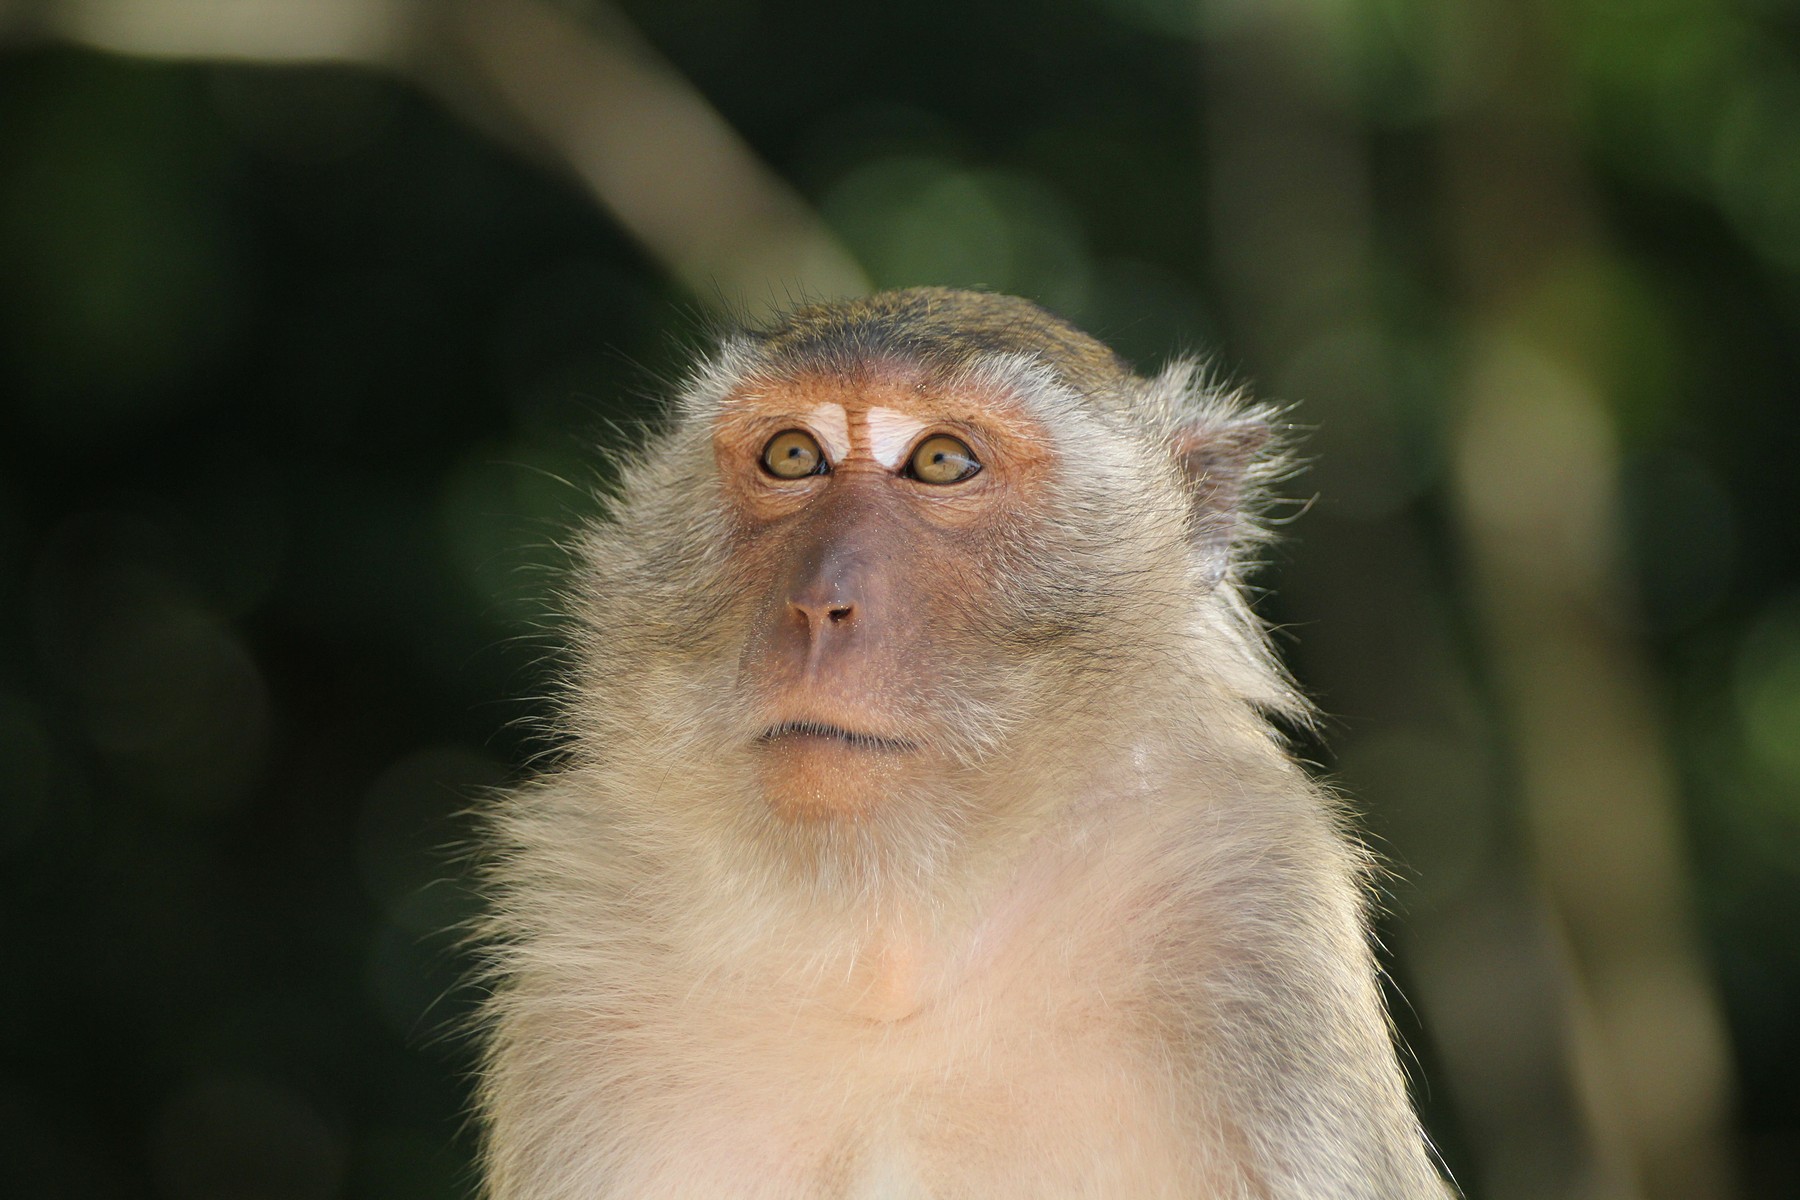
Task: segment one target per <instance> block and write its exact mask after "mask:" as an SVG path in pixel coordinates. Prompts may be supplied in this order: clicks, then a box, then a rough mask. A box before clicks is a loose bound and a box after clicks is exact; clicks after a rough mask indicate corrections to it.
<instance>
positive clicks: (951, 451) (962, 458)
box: [906, 433, 981, 483]
mask: <svg viewBox="0 0 1800 1200" xmlns="http://www.w3.org/2000/svg"><path fill="white" fill-rule="evenodd" d="M979 470H981V460H980V459H978V458H976V457H975V452H974V451H973V450H971V449H969V447H968V446H967V445H966V444H965V443H964V442H963V441H962V439H960V438H953V437H951V436H950V435H949V434H947V433H938V434H933V435H932V436H931V437H928V438H926V439H925V440H924V441H922V442H920V443H919V444H918V446H917V447H916V448H915V449H914V450H913V452H912V458H911V459H910V460H908V462H907V464H906V473H907V474H908V475H911V476H912V477H913V478H914V479H917V480H918V481H919V482H920V483H961V482H962V481H963V480H965V479H968V478H969V477H970V476H972V475H974V474H975V473H976V472H977V471H979Z"/></svg>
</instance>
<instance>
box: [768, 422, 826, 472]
mask: <svg viewBox="0 0 1800 1200" xmlns="http://www.w3.org/2000/svg"><path fill="white" fill-rule="evenodd" d="M762 468H763V470H765V471H767V472H768V473H769V474H771V475H773V476H774V477H775V478H777V479H804V478H806V477H807V476H808V475H823V474H825V472H826V471H827V470H829V469H830V468H829V466H828V465H827V464H826V462H825V451H823V450H821V449H820V448H819V443H818V441H817V439H815V438H814V437H813V435H812V434H810V433H808V432H806V430H804V429H784V430H782V431H781V432H780V433H778V434H776V435H775V436H774V437H772V438H770V439H769V442H768V445H766V446H764V447H763V452H762Z"/></svg>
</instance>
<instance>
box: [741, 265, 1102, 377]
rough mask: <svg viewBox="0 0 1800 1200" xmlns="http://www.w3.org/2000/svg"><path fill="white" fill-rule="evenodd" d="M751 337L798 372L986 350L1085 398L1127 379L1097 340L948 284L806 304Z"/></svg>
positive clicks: (944, 365) (949, 364) (951, 360)
mask: <svg viewBox="0 0 1800 1200" xmlns="http://www.w3.org/2000/svg"><path fill="white" fill-rule="evenodd" d="M751 336H752V337H754V338H755V339H756V340H757V341H758V343H759V344H760V346H761V348H762V350H763V352H764V353H765V354H766V355H767V359H766V361H767V362H768V364H769V365H770V366H772V367H775V368H777V369H783V370H791V371H795V372H798V371H803V370H807V369H816V370H824V371H828V372H833V373H839V372H842V371H844V370H847V369H849V368H851V367H853V366H856V365H858V364H862V363H867V362H868V361H869V360H871V359H877V358H882V357H886V356H893V357H897V358H904V359H909V360H912V361H915V362H918V363H921V364H923V365H925V366H928V367H937V368H941V369H944V370H946V371H956V370H958V369H960V368H963V367H966V366H968V365H969V364H971V363H972V362H974V361H975V360H977V359H979V358H983V357H986V356H989V355H994V354H1026V355H1030V356H1032V357H1033V358H1035V359H1037V360H1038V361H1039V362H1042V363H1044V364H1046V365H1048V366H1050V367H1052V368H1053V369H1054V370H1055V371H1056V374H1057V375H1058V376H1059V377H1060V378H1061V379H1062V381H1063V382H1064V383H1065V384H1067V385H1068V386H1070V387H1072V388H1074V389H1075V390H1076V391H1078V392H1080V393H1082V394H1083V395H1085V396H1088V397H1089V398H1100V397H1103V396H1108V395H1111V394H1113V393H1115V392H1117V391H1118V389H1119V388H1120V387H1121V386H1123V385H1125V384H1127V383H1129V382H1130V381H1131V380H1132V379H1133V378H1134V375H1133V373H1132V370H1131V366H1130V364H1128V363H1126V362H1125V360H1124V359H1122V358H1120V357H1119V356H1118V355H1117V354H1115V353H1113V351H1112V350H1111V349H1110V348H1109V347H1107V346H1106V345H1105V344H1104V343H1102V342H1099V341H1097V340H1095V339H1094V338H1091V337H1089V336H1088V335H1087V334H1085V333H1083V332H1081V330H1079V329H1077V328H1075V326H1073V325H1071V324H1069V323H1068V322H1067V321H1065V320H1063V319H1062V318H1061V317H1058V316H1055V315H1054V314H1052V313H1049V312H1046V311H1045V310H1044V309H1042V308H1039V307H1038V306H1037V305H1035V304H1033V303H1031V301H1029V300H1021V299H1019V298H1018V297H1017V296H1000V295H995V294H993V293H990V292H970V291H961V290H958V289H955V288H942V287H919V288H905V289H903V290H900V291H894V292H882V293H880V294H878V295H874V296H867V297H864V298H862V299H859V300H850V301H844V302H839V303H832V304H813V305H808V306H807V307H805V308H801V309H797V310H795V311H794V312H792V313H790V314H788V315H787V316H786V317H785V318H783V319H782V320H781V322H780V323H779V324H777V325H774V326H772V327H770V328H767V329H762V330H753V331H751Z"/></svg>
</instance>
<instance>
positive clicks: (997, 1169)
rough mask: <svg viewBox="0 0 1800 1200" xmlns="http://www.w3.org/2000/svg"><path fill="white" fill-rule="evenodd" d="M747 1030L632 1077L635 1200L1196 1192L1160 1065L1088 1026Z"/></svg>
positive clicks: (703, 1035) (945, 1021)
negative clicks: (647, 1198)
mask: <svg viewBox="0 0 1800 1200" xmlns="http://www.w3.org/2000/svg"><path fill="white" fill-rule="evenodd" d="M743 1015H744V1014H742V1013H740V1014H739V1016H740V1017H742V1016H743ZM758 1026H759V1023H753V1022H744V1021H742V1020H732V1021H726V1022H723V1023H721V1024H717V1025H714V1026H713V1028H712V1030H711V1031H710V1032H697V1033H695V1034H694V1035H693V1036H692V1040H690V1041H689V1043H688V1045H689V1049H690V1050H691V1051H692V1052H693V1053H692V1054H684V1055H683V1056H682V1057H683V1058H684V1059H685V1060H686V1061H685V1062H684V1064H682V1068H681V1069H675V1068H674V1064H664V1065H662V1066H661V1067H659V1068H656V1069H655V1070H653V1071H651V1072H649V1073H648V1074H647V1075H646V1077H645V1078H642V1079H639V1080H636V1081H635V1082H634V1086H633V1087H632V1088H630V1089H629V1090H630V1091H632V1092H635V1093H637V1094H638V1099H637V1104H638V1106H639V1111H638V1112H637V1113H636V1114H621V1116H624V1117H625V1121H624V1122H623V1125H622V1126H621V1127H622V1128H625V1127H629V1126H630V1125H632V1124H634V1123H635V1122H636V1121H637V1120H639V1119H643V1120H646V1121H648V1122H652V1123H653V1124H654V1125H655V1126H657V1127H659V1128H657V1129H656V1130H655V1132H654V1135H653V1136H646V1137H644V1138H642V1139H640V1140H639V1142H638V1145H637V1149H639V1150H642V1151H646V1152H648V1154H649V1158H648V1160H647V1161H649V1162H653V1163H655V1164H657V1165H656V1168H655V1170H654V1171H653V1173H652V1176H649V1177H645V1178H644V1180H643V1184H642V1185H641V1186H634V1188H633V1189H631V1190H630V1191H631V1194H645V1195H661V1194H667V1195H701V1194H704V1195H712V1196H720V1197H752V1196H754V1197H762V1196H768V1197H776V1196H780V1197H819V1198H824V1197H833V1198H839V1197H841V1198H843V1200H865V1198H866V1200H877V1198H894V1200H900V1198H911V1197H926V1196H985V1197H996V1198H1004V1197H1008V1196H1058V1195H1120V1196H1125V1195H1130V1196H1147V1197H1148V1196H1157V1195H1163V1194H1193V1192H1192V1183H1193V1181H1194V1179H1195V1178H1196V1175H1195V1170H1196V1164H1195V1163H1194V1162H1193V1161H1192V1160H1193V1157H1194V1156H1193V1153H1192V1147H1191V1145H1190V1144H1189V1141H1190V1139H1187V1138H1184V1137H1183V1136H1182V1132H1181V1130H1182V1126H1183V1124H1184V1122H1183V1120H1182V1118H1181V1114H1180V1112H1179V1108H1178V1105H1177V1104H1176V1103H1175V1102H1174V1100H1173V1099H1172V1089H1171V1088H1170V1087H1168V1086H1167V1081H1166V1080H1165V1079H1163V1078H1161V1077H1160V1072H1159V1069H1158V1067H1157V1065H1156V1062H1155V1058H1156V1055H1154V1054H1153V1053H1150V1052H1149V1051H1150V1048H1149V1047H1146V1046H1145V1045H1142V1044H1141V1043H1138V1042H1137V1041H1135V1040H1134V1039H1133V1038H1132V1037H1131V1036H1130V1035H1129V1031H1127V1030H1123V1029H1120V1028H1118V1027H1114V1026H1109V1025H1108V1024H1106V1023H1105V1022H1102V1021H1097V1020H1095V1019H1093V1017H1092V1015H1091V1014H1089V1015H1086V1016H1084V1017H1082V1018H1080V1019H1077V1020H1073V1021H1059V1020H1056V1019H1054V1018H1052V1019H1049V1020H1045V1019H1044V1018H1043V1016H1042V1015H1041V1014H1037V1013H1034V1014H1032V1016H1031V1019H1030V1020H1029V1021H1028V1022H1023V1023H1016V1022H1011V1021H1007V1020H1003V1019H997V1015H996V1014H995V1013H993V1012H992V1011H987V1012H982V1011H961V1010H956V1011H951V1012H945V1013H933V1012H931V1011H929V1010H927V1011H923V1012H917V1013H913V1014H910V1015H908V1016H907V1017H906V1018H904V1019H900V1020H895V1021H870V1020H866V1019H854V1020H851V1019H843V1018H841V1017H840V1018H836V1019H827V1018H824V1017H822V1016H814V1017H813V1018H812V1019H807V1018H806V1017H801V1018H800V1019H798V1020H793V1021H790V1022H789V1023H788V1024H786V1025H785V1026H784V1024H783V1022H782V1021H781V1020H780V1019H779V1018H778V1017H776V1016H775V1015H774V1014H769V1020H768V1023H767V1025H766V1026H761V1027H760V1028H759V1027H758ZM733 1033H735V1034H736V1036H730V1035H732V1034H733ZM646 1066H648V1064H646ZM645 1132H646V1133H650V1132H651V1131H650V1130H649V1129H646V1130H645ZM1178 1181H1182V1182H1180V1183H1179V1186H1178Z"/></svg>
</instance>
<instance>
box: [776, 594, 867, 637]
mask: <svg viewBox="0 0 1800 1200" xmlns="http://www.w3.org/2000/svg"><path fill="white" fill-rule="evenodd" d="M788 611H789V612H791V613H793V614H795V615H796V616H797V617H798V618H799V620H800V623H801V625H802V626H803V627H804V628H805V630H806V633H807V636H808V637H810V638H811V639H813V640H814V641H817V640H819V639H820V638H823V637H825V636H827V635H829V634H830V632H831V631H832V630H833V629H835V628H842V629H846V630H847V629H848V628H849V627H850V626H851V625H852V624H854V623H855V620H856V604H855V602H854V601H851V600H842V599H836V598H833V599H812V598H809V597H801V596H796V597H794V598H792V599H790V600H789V601H788Z"/></svg>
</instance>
